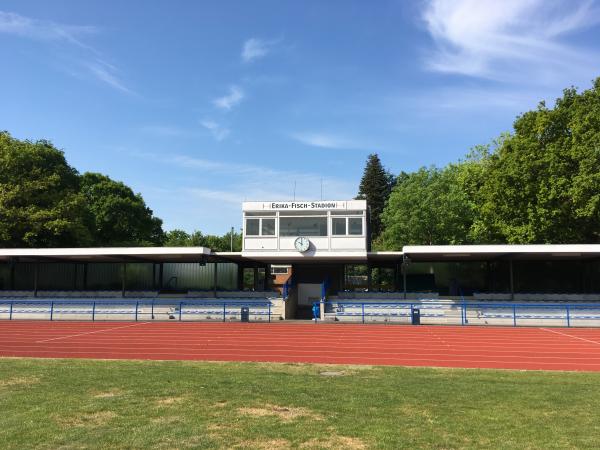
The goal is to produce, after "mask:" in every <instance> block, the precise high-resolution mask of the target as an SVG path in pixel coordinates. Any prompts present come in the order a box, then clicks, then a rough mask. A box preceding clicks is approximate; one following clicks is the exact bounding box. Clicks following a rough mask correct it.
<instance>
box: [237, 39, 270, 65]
mask: <svg viewBox="0 0 600 450" xmlns="http://www.w3.org/2000/svg"><path fill="white" fill-rule="evenodd" d="M271 45H272V44H271V43H270V42H267V41H264V40H262V39H258V38H250V39H248V40H246V42H244V45H243V46H242V61H243V62H245V63H249V62H252V61H255V60H257V59H260V58H262V57H264V56H266V55H267V54H268V53H269V51H270V47H271Z"/></svg>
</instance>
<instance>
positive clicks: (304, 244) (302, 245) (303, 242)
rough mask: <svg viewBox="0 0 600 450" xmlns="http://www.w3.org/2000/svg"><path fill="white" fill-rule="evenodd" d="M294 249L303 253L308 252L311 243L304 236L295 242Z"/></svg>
mask: <svg viewBox="0 0 600 450" xmlns="http://www.w3.org/2000/svg"><path fill="white" fill-rule="evenodd" d="M294 247H296V250H298V251H299V252H301V253H304V252H305V251H307V250H308V249H309V247H310V241H309V240H308V238H306V237H304V236H300V237H297V238H296V240H295V241H294Z"/></svg>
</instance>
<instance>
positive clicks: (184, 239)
mask: <svg viewBox="0 0 600 450" xmlns="http://www.w3.org/2000/svg"><path fill="white" fill-rule="evenodd" d="M165 246H167V247H207V248H210V249H211V250H214V251H219V252H228V251H230V250H231V232H229V233H225V234H224V235H223V236H216V235H212V234H207V235H204V234H202V232H201V231H194V232H193V233H192V234H189V233H187V232H185V231H183V230H178V229H175V230H171V231H168V232H167V233H166V239H165ZM233 251H234V252H240V251H242V235H241V233H236V232H235V231H234V232H233Z"/></svg>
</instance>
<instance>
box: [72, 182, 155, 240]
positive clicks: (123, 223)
mask: <svg viewBox="0 0 600 450" xmlns="http://www.w3.org/2000/svg"><path fill="white" fill-rule="evenodd" d="M81 192H82V194H83V195H84V197H85V199H86V205H87V209H88V211H89V213H90V230H91V232H92V235H93V237H94V245H99V246H110V245H114V246H127V245H161V244H162V242H163V240H164V233H163V230H162V220H161V219H159V218H157V217H154V216H153V213H152V210H151V209H150V208H148V207H147V206H146V203H145V202H144V199H143V198H142V196H141V195H140V194H135V193H134V192H133V191H132V190H131V188H130V187H129V186H126V185H125V184H123V183H122V182H120V181H114V180H112V179H110V178H109V177H107V176H106V175H102V174H99V173H90V172H86V173H84V174H83V175H82V176H81Z"/></svg>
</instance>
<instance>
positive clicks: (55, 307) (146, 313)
mask: <svg viewBox="0 0 600 450" xmlns="http://www.w3.org/2000/svg"><path fill="white" fill-rule="evenodd" d="M242 308H248V314H249V317H254V318H255V319H256V318H257V317H260V318H262V317H265V318H266V319H267V321H268V322H270V321H271V316H272V305H271V302H270V301H260V300H257V301H248V300H247V299H229V300H227V301H211V300H208V301H206V300H200V301H189V300H187V301H172V300H167V299H164V300H156V299H151V300H150V299H148V300H112V301H110V300H75V299H69V300H56V299H48V300H45V299H44V300H40V299H37V300H24V299H18V300H15V299H9V300H5V299H0V319H8V320H14V319H17V318H25V319H26V318H31V316H33V315H37V316H40V315H42V316H43V317H42V319H47V320H57V316H63V315H67V316H74V315H79V316H84V319H88V320H90V319H91V320H92V321H95V320H99V318H100V317H102V316H116V315H121V316H127V318H128V319H130V320H135V321H138V320H149V319H150V320H151V319H155V318H156V316H157V315H163V316H165V318H168V319H171V320H173V319H175V320H179V321H183V320H184V318H185V316H188V317H199V316H204V319H205V320H220V321H223V322H226V321H227V319H228V318H229V319H231V320H233V319H235V318H237V317H240V319H241V315H242ZM23 316H24V317H23ZM37 318H39V317H37ZM77 319H78V320H80V319H81V318H77Z"/></svg>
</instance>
